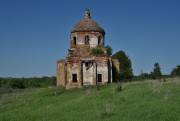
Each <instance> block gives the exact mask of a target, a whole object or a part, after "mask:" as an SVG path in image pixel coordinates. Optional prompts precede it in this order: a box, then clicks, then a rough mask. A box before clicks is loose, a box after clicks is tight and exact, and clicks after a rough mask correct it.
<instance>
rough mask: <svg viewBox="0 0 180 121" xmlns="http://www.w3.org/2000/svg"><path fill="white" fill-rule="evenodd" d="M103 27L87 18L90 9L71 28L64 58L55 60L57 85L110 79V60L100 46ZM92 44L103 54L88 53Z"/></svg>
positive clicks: (102, 45)
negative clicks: (68, 45)
mask: <svg viewBox="0 0 180 121" xmlns="http://www.w3.org/2000/svg"><path fill="white" fill-rule="evenodd" d="M104 37H105V31H104V30H103V29H102V27H100V26H99V25H98V24H97V23H96V22H95V21H94V20H92V19H91V16H90V11H89V10H88V9H87V10H86V11H85V18H84V19H82V20H81V21H80V22H78V23H77V24H76V25H75V27H74V28H73V29H72V31H71V35H70V49H69V52H68V54H67V57H66V59H65V60H59V61H57V85H66V86H67V87H68V88H72V87H82V86H84V85H96V84H105V83H108V82H112V64H115V65H116V67H118V64H117V62H116V61H113V62H112V59H111V56H110V55H108V54H107V49H106V48H105V47H104ZM93 48H100V49H101V50H103V52H104V53H103V54H102V53H101V54H99V55H92V54H91V52H92V49H93Z"/></svg>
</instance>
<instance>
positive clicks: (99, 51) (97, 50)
mask: <svg viewBox="0 0 180 121" xmlns="http://www.w3.org/2000/svg"><path fill="white" fill-rule="evenodd" d="M102 54H104V51H103V50H102V49H101V48H92V50H91V55H94V56H98V55H102Z"/></svg>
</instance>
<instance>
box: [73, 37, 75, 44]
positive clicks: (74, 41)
mask: <svg viewBox="0 0 180 121" xmlns="http://www.w3.org/2000/svg"><path fill="white" fill-rule="evenodd" d="M73 43H74V45H76V37H74V38H73Z"/></svg>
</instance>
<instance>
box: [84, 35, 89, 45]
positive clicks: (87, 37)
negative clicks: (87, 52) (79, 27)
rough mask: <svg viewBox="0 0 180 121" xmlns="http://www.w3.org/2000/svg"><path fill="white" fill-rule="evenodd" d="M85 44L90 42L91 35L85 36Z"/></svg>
mask: <svg viewBox="0 0 180 121" xmlns="http://www.w3.org/2000/svg"><path fill="white" fill-rule="evenodd" d="M85 44H89V36H85Z"/></svg>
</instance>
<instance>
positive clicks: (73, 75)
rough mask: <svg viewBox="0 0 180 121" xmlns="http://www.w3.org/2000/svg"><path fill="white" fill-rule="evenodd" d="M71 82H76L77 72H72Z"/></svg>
mask: <svg viewBox="0 0 180 121" xmlns="http://www.w3.org/2000/svg"><path fill="white" fill-rule="evenodd" d="M72 82H77V74H72Z"/></svg>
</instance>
